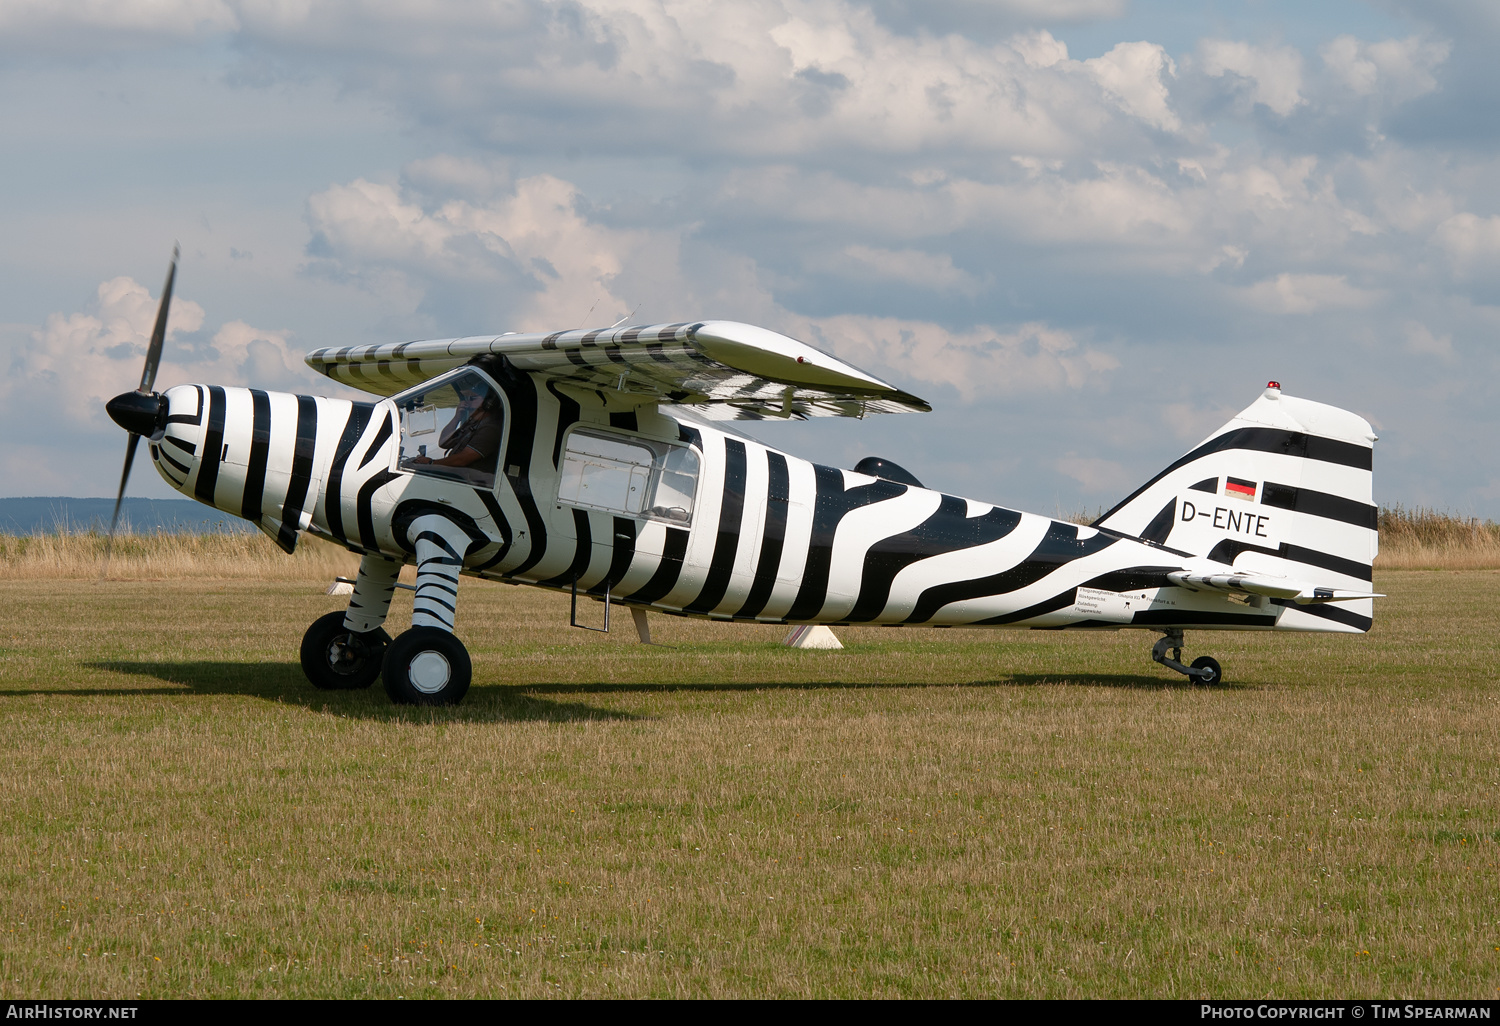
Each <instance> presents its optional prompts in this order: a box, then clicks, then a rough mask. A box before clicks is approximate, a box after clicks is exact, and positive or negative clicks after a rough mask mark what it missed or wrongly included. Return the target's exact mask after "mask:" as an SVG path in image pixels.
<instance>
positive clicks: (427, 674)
mask: <svg viewBox="0 0 1500 1026" xmlns="http://www.w3.org/2000/svg"><path fill="white" fill-rule="evenodd" d="M408 534H409V536H410V537H411V539H412V544H413V547H414V548H415V550H416V557H417V595H416V599H415V601H414V602H413V603H412V614H411V623H412V626H411V630H409V631H407V632H406V633H404V634H402V635H401V636H400V637H398V638H397V639H396V640H395V641H393V642H391V645H390V647H389V648H388V649H386V652H385V664H384V669H383V672H382V674H381V676H382V678H383V679H384V681H385V691H386V694H388V695H390V696H391V701H392V702H395V703H396V704H397V705H457V704H458V703H459V702H460V701H461V700H462V699H463V697H464V694H465V693H466V692H467V691H468V690H469V680H470V679H471V678H472V676H473V667H472V665H471V663H470V662H469V653H468V650H467V649H465V648H464V645H463V642H461V641H459V640H458V638H456V637H454V636H453V617H454V614H455V613H456V612H457V610H458V572H459V571H460V570H461V569H463V565H464V553H465V552H467V551H468V547H469V544H470V539H469V536H468V535H467V534H466V533H465V532H464V531H463V529H462V528H460V527H459V526H458V525H457V524H455V523H453V522H452V521H451V520H449V519H447V518H446V517H443V516H440V515H438V514H436V513H433V514H428V515H426V516H422V517H418V518H417V519H416V520H414V521H412V524H411V526H410V528H409V529H408Z"/></svg>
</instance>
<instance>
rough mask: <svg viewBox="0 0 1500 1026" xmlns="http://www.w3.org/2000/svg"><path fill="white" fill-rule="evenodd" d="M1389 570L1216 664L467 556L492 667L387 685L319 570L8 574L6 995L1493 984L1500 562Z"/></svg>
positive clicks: (3, 820)
mask: <svg viewBox="0 0 1500 1026" xmlns="http://www.w3.org/2000/svg"><path fill="white" fill-rule="evenodd" d="M1376 583H1377V586H1378V588H1379V590H1382V591H1386V592H1389V593H1390V596H1391V597H1390V598H1388V599H1385V600H1383V601H1382V602H1381V603H1380V605H1379V608H1378V613H1377V620H1376V627H1375V630H1374V632H1373V633H1372V634H1371V635H1369V636H1366V637H1339V636H1307V637H1299V636H1293V635H1278V636H1266V635H1250V634H1243V635H1236V634H1211V633H1207V632H1197V633H1195V632H1190V633H1189V635H1188V642H1189V654H1190V655H1199V654H1204V653H1209V654H1213V655H1215V656H1216V657H1218V658H1219V659H1220V661H1221V662H1222V663H1223V664H1224V668H1225V674H1226V677H1227V678H1228V683H1227V684H1226V685H1224V686H1222V687H1219V688H1215V689H1208V690H1206V689H1201V688H1194V687H1191V686H1189V685H1187V684H1186V683H1185V682H1184V681H1183V680H1182V678H1180V677H1177V676H1176V675H1174V674H1171V673H1169V672H1168V671H1165V670H1163V669H1161V668H1160V667H1157V666H1155V665H1154V664H1152V663H1151V662H1150V660H1149V657H1148V652H1149V648H1150V644H1151V642H1152V640H1153V639H1154V635H1151V634H1148V633H1143V632H1122V633H1119V634H1103V635H1088V636H1083V635H1071V634H1060V633H1050V632H1005V631H1000V632H994V633H988V632H968V631H927V630H891V629H878V628H862V629H854V628H841V629H839V630H838V632H837V633H839V634H840V636H841V637H842V638H843V639H844V641H845V644H846V645H847V646H848V647H847V648H846V650H845V651H843V652H834V653H824V652H798V651H793V650H789V649H785V648H781V647H779V646H778V645H777V644H776V642H777V641H779V639H780V637H781V635H782V634H783V633H784V629H783V628H774V627H749V626H734V625H722V624H710V623H699V622H695V621H686V620H678V619H672V618H665V617H653V618H652V624H653V630H654V631H655V633H656V635H657V639H658V640H660V641H663V642H665V643H667V644H670V645H675V646H678V647H677V648H675V649H666V648H644V647H642V646H640V645H638V644H636V643H635V640H634V632H633V631H632V630H631V628H630V624H629V619H628V617H625V616H623V615H622V616H620V617H619V619H618V620H617V623H616V629H615V631H614V632H613V633H611V634H610V635H608V636H604V635H599V634H590V633H586V632H583V631H576V630H570V629H569V628H568V627H567V626H566V624H567V601H566V598H565V597H563V596H555V595H550V594H545V593H540V592H536V591H533V590H528V589H517V588H509V587H503V586H499V585H488V584H484V583H479V582H466V585H465V591H464V595H463V600H462V603H461V606H460V618H459V619H460V623H459V629H460V634H461V636H462V637H464V639H465V641H466V642H467V643H468V645H469V647H470V651H471V652H472V654H473V657H474V667H475V686H474V688H473V689H472V690H471V691H470V692H469V697H468V699H467V701H466V702H465V704H464V705H463V706H461V707H459V708H456V709H445V710H410V709H408V710H398V709H395V708H393V707H392V706H390V705H389V704H388V702H387V701H386V698H385V696H384V693H383V691H381V689H380V688H379V686H378V685H377V686H376V688H375V689H373V690H372V691H370V692H360V693H325V692H317V691H314V690H313V689H312V688H311V687H309V686H308V685H307V684H306V682H305V681H304V680H303V678H302V675H301V671H300V669H299V668H298V666H297V663H296V651H297V644H298V641H299V639H300V637H301V633H302V631H303V629H304V628H305V627H306V625H307V624H308V623H309V622H311V621H312V620H313V619H314V618H315V617H316V616H317V615H319V614H321V613H323V612H326V611H328V610H330V609H333V608H337V607H338V605H339V604H340V603H341V601H342V600H339V599H334V598H330V597H327V596H324V595H322V594H320V593H319V592H320V589H319V587H318V584H317V583H316V582H311V581H309V582H306V583H299V582H288V581H281V582H273V581H257V582H250V583H232V582H227V581H212V580H198V581H187V582H180V581H179V582H139V581H137V582H119V581H111V582H106V583H104V584H98V583H95V582H93V581H88V580H82V581H60V582H49V581H40V580H20V581H15V580H13V581H9V582H7V584H8V599H9V601H7V602H6V603H5V606H4V609H3V611H0V668H3V672H4V676H3V683H0V730H3V735H0V736H3V738H4V747H3V751H4V763H3V766H0V769H3V774H4V775H3V784H0V802H3V806H0V808H3V816H0V879H3V891H0V893H3V899H0V901H3V907H0V993H3V995H4V996H5V997H18V996H28V997H31V996H47V997H83V996H91V997H133V996H136V995H140V996H143V997H172V996H265V997H271V996H287V997H313V996H318V997H321V996H329V997H341V996H372V997H391V996H414V997H415V996H505V995H514V996H527V997H534V996H544V995H558V996H616V995H624V996H737V995H738V996H750V995H778V996H912V997H926V996H944V997H946V996H955V997H957V996H1016V997H1021V996H1033V997H1062V996H1077V997H1093V996H1098V997H1106V996H1121V997H1131V996H1143V997H1144V996H1164V997H1199V996H1229V997H1241V996H1244V997H1250V996H1262V995H1268V996H1280V997H1315V996H1336V997H1352V996H1386V997H1473V998H1490V999H1493V998H1495V997H1496V995H1497V994H1500V925H1497V924H1500V903H1497V898H1500V886H1497V875H1496V874H1497V863H1500V815H1497V812H1496V808H1497V797H1500V705H1497V698H1500V687H1497V684H1500V680H1497V677H1500V671H1497V660H1496V655H1497V647H1500V642H1497V638H1496V631H1495V626H1494V625H1495V615H1494V610H1495V606H1496V601H1497V598H1500V574H1497V573H1494V572H1455V573H1438V572H1396V571H1388V572H1385V573H1382V574H1381V575H1380V577H1379V579H1378V580H1377V582H1376ZM402 594H403V596H404V593H402ZM409 601H410V600H409V598H402V599H398V605H400V604H401V603H402V602H405V603H406V606H405V608H406V609H409ZM586 612H587V613H588V614H589V615H597V613H598V607H597V606H592V605H591V606H590V607H589V608H588V609H587V610H586ZM400 615H405V614H404V612H403V613H401V614H399V615H397V616H393V623H392V627H393V628H399V627H400V626H402V625H401V624H400V623H398V622H395V621H397V620H399V618H400Z"/></svg>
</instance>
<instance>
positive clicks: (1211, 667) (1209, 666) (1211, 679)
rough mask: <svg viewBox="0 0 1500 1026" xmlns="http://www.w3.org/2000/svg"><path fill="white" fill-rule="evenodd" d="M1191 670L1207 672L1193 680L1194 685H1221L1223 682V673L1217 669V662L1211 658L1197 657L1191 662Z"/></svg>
mask: <svg viewBox="0 0 1500 1026" xmlns="http://www.w3.org/2000/svg"><path fill="white" fill-rule="evenodd" d="M1193 669H1195V670H1207V671H1208V673H1206V674H1204V675H1202V676H1199V677H1194V678H1193V683H1194V684H1209V685H1212V684H1222V683H1223V682H1224V671H1223V670H1222V669H1220V668H1219V661H1218V660H1217V659H1214V658H1213V657H1211V656H1199V657H1198V658H1197V659H1194V660H1193Z"/></svg>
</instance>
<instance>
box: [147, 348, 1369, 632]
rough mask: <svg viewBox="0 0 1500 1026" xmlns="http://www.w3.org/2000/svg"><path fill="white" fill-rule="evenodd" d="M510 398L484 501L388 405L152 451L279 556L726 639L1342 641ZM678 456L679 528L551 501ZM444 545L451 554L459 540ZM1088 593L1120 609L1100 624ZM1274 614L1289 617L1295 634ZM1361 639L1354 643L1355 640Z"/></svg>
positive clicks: (273, 414)
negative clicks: (1286, 633)
mask: <svg viewBox="0 0 1500 1026" xmlns="http://www.w3.org/2000/svg"><path fill="white" fill-rule="evenodd" d="M490 370H491V372H492V375H493V378H492V379H493V380H494V382H495V384H496V385H497V386H498V388H499V389H500V391H501V392H502V393H503V395H504V397H505V410H504V417H505V425H506V428H505V436H504V442H503V446H502V449H501V453H500V459H499V471H500V472H499V474H498V475H497V477H496V481H495V485H494V487H493V488H479V487H474V486H471V485H465V484H461V483H458V482H455V481H452V480H445V479H441V478H437V477H433V476H428V475H424V474H420V473H409V472H405V471H403V470H401V469H399V467H398V460H397V451H398V445H399V435H400V422H399V419H398V410H397V406H396V405H395V403H394V402H393V401H392V400H390V399H387V400H382V401H380V402H376V403H359V402H351V401H348V400H344V399H330V398H324V397H313V396H300V395H291V394H286V393H276V392H264V391H260V390H256V389H245V388H232V387H221V386H210V385H179V386H176V387H174V388H172V389H170V390H169V391H168V392H167V393H166V396H167V398H168V400H169V403H170V408H169V416H168V423H167V427H166V431H165V434H164V435H163V436H161V437H160V438H158V439H156V440H153V441H152V443H151V453H152V458H153V461H154V462H155V464H156V466H157V469H158V471H159V472H160V473H161V474H162V476H163V477H164V478H166V479H167V481H168V482H169V483H171V484H172V486H173V487H175V488H176V489H178V490H179V491H181V492H183V493H184V494H187V495H190V496H192V497H194V498H196V499H198V500H199V501H202V502H204V503H207V504H209V505H213V506H215V507H217V508H218V509H221V510H224V511H227V512H230V513H234V514H236V515H239V516H243V517H245V518H246V519H249V520H251V521H252V522H254V523H255V524H256V525H257V526H258V527H260V528H261V530H263V531H265V532H266V533H267V534H269V535H270V536H271V537H273V538H274V539H276V540H277V542H278V544H280V545H282V547H283V548H285V549H287V550H288V551H291V549H292V547H293V546H295V544H296V539H297V535H298V533H299V532H300V531H304V530H305V531H310V532H313V533H315V534H318V535H321V536H323V537H326V538H329V539H332V540H334V541H336V542H338V543H340V544H343V545H345V546H347V547H348V548H349V549H351V550H353V551H355V552H359V553H367V554H383V555H385V556H386V557H388V558H391V559H394V560H397V561H402V562H408V563H409V562H413V561H414V554H415V552H416V547H417V543H416V540H415V539H414V537H413V528H412V525H413V524H414V523H416V522H417V521H418V520H419V519H421V518H423V517H430V516H431V515H433V514H439V515H441V516H442V517H444V518H446V519H447V520H448V521H450V522H452V523H453V524H455V525H456V526H457V528H458V531H459V532H460V533H461V535H462V536H465V537H467V539H468V548H467V551H466V552H464V553H463V563H464V571H463V572H464V573H465V574H469V575H476V576H481V577H486V578H491V579H504V580H510V581H515V582H520V583H528V584H535V585H540V586H545V587H553V588H563V589H570V588H573V587H576V588H577V589H578V590H579V591H581V592H586V593H591V594H594V595H602V594H604V593H605V592H606V591H608V592H609V594H610V596H611V598H612V599H614V600H617V601H623V602H627V603H631V604H638V605H647V606H651V607H653V608H657V609H660V610H663V611H667V612H674V613H684V614H688V615H699V616H705V617H713V618H719V619H737V620H748V621H763V622H778V623H783V622H792V623H809V622H811V623H827V624H834V625H837V624H852V623H871V624H912V625H917V624H926V625H933V626H954V625H968V626H1017V627H1044V628H1046V627H1050V628H1059V627H1108V628H1114V627H1120V626H1132V625H1133V626H1143V627H1155V628H1161V627H1165V626H1210V627H1218V628H1228V629H1271V628H1274V627H1278V626H1279V627H1281V628H1282V629H1295V630H1343V629H1349V627H1348V626H1347V625H1341V624H1339V623H1334V622H1329V621H1327V620H1323V619H1320V618H1318V617H1315V616H1306V615H1301V616H1299V615H1295V614H1300V613H1301V611H1300V610H1290V609H1287V608H1285V607H1283V606H1277V605H1264V604H1263V605H1260V606H1247V605H1246V604H1244V603H1242V602H1234V601H1231V600H1229V599H1227V598H1225V597H1223V596H1220V595H1215V594H1204V593H1199V592H1193V591H1189V590H1186V589H1183V588H1178V587H1173V586H1172V585H1171V582H1169V581H1168V580H1167V577H1166V575H1167V574H1168V573H1171V572H1173V571H1178V570H1181V569H1183V568H1184V567H1187V566H1189V565H1191V564H1193V562H1194V561H1195V558H1196V557H1189V556H1186V554H1184V553H1181V552H1177V551H1174V550H1172V549H1168V548H1165V547H1162V546H1158V545H1153V544H1149V543H1146V542H1142V541H1140V540H1137V539H1133V538H1129V537H1125V536H1122V535H1119V534H1116V533H1114V532H1109V531H1099V530H1095V529H1093V528H1089V527H1081V526H1079V525H1077V524H1071V523H1064V522H1061V521H1057V520H1052V519H1049V518H1047V517H1042V516H1036V515H1033V514H1027V513H1020V512H1016V511H1013V510H1009V509H1005V508H1002V507H999V506H993V505H990V504H988V503H984V502H978V501H975V500H972V499H965V498H960V497H957V496H952V495H946V494H942V493H940V492H936V491H932V490H929V489H926V488H921V487H915V486H912V485H908V484H902V483H898V482H895V481H890V480H885V479H883V478H875V477H869V476H866V475H864V474H859V473H856V472H854V471H850V470H841V469H836V468H833V467H826V466H820V465H817V464H814V463H810V462H808V461H805V460H801V459H798V458H796V457H793V456H790V455H787V454H786V453H784V452H780V451H778V450H776V449H773V448H770V447H768V446H765V445H763V444H761V443H759V442H756V441H753V440H750V439H748V438H744V437H741V436H737V435H735V434H732V433H729V432H726V431H723V430H720V429H718V428H716V427H713V426H710V425H709V424H707V423H705V422H697V421H693V420H689V419H688V417H687V416H686V415H670V414H669V413H668V412H666V411H664V410H662V409H661V408H659V407H656V406H643V407H639V408H637V409H635V410H630V411H625V412H621V411H620V410H619V409H616V408H612V406H611V397H609V396H607V395H606V394H605V393H603V392H588V391H584V390H582V389H578V388H572V389H570V388H566V387H558V385H557V384H556V383H551V382H548V381H546V380H544V379H541V378H540V377H537V376H533V375H530V374H525V373H519V372H516V373H508V372H506V370H505V368H504V367H500V368H490ZM577 427H585V428H587V429H589V430H591V431H594V432H596V433H610V432H613V433H615V434H616V435H618V436H620V437H622V438H642V439H652V440H656V441H658V442H670V443H675V444H680V445H685V446H688V447H690V448H691V449H692V450H693V451H694V452H696V453H697V454H698V455H699V466H700V468H701V470H700V473H699V477H698V482H697V491H696V500H695V502H694V505H693V508H692V513H691V519H690V521H689V522H688V523H686V524H678V523H673V522H671V521H669V520H663V519H653V518H651V517H649V516H630V515H625V514H623V513H611V512H608V511H604V510H600V509H597V508H584V507H582V506H578V505H573V504H569V503H567V502H564V501H561V500H560V499H559V482H560V476H561V475H560V471H561V467H562V460H563V455H564V451H565V440H566V438H567V436H568V433H569V432H570V431H571V430H573V429H575V428H577ZM450 540H451V539H450ZM1080 588H1082V589H1084V590H1085V593H1087V594H1092V593H1094V592H1099V591H1102V592H1107V593H1111V594H1112V595H1117V596H1119V598H1118V599H1112V600H1111V602H1112V604H1109V605H1108V607H1107V608H1104V607H1101V606H1100V605H1099V603H1098V601H1097V600H1096V599H1094V598H1090V599H1088V600H1085V599H1084V598H1082V597H1080V591H1079V589H1080ZM1287 614H1294V615H1291V616H1288V615H1287ZM1366 626H1367V624H1366Z"/></svg>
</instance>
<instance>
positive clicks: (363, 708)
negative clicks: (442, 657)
mask: <svg viewBox="0 0 1500 1026" xmlns="http://www.w3.org/2000/svg"><path fill="white" fill-rule="evenodd" d="M84 665H86V666H88V667H89V668H90V669H95V670H109V671H111V672H113V673H123V674H129V675H132V676H140V677H152V678H155V679H156V680H159V681H163V682H165V683H168V684H175V685H178V686H177V687H163V688H140V689H134V690H130V691H124V690H116V689H112V688H90V689H87V690H62V689H59V690H57V691H47V692H45V693H46V694H49V695H90V696H104V695H110V696H124V695H182V694H184V693H187V694H194V695H247V696H250V697H252V698H261V699H264V700H266V701H268V702H280V703H282V704H285V705H294V706H301V707H303V708H305V709H310V710H313V711H317V712H330V713H333V714H335V715H339V716H349V717H357V718H359V719H368V720H397V719H410V718H411V717H412V716H413V715H414V714H417V715H421V716H424V717H425V716H429V715H430V716H431V717H432V718H433V719H434V720H435V721H441V722H443V723H454V722H458V723H491V722H493V723H506V722H531V721H542V722H553V723H569V722H575V721H578V720H634V719H639V718H640V717H638V716H636V715H635V714H634V713H628V712H621V711H619V710H615V709H600V708H596V707H594V706H590V705H584V704H582V703H580V702H561V701H552V700H549V699H544V698H534V697H532V696H531V695H530V694H529V693H528V692H530V691H531V690H533V689H531V688H529V687H524V686H514V687H490V688H476V689H475V690H474V692H473V694H472V695H471V696H470V698H469V701H468V702H466V703H465V704H463V705H461V706H446V707H442V708H424V707H420V706H397V705H392V704H390V701H389V700H388V699H387V698H386V696H385V692H384V690H383V689H381V687H380V686H379V685H376V686H374V687H372V688H369V689H367V690H360V691H318V690H316V689H314V688H313V687H312V686H311V685H309V684H308V683H307V678H306V677H305V676H303V674H302V667H301V666H300V665H299V664H297V663H291V662H285V663H231V662H208V661H203V662H180V663H177V662H144V661H143V662H132V661H128V660H105V661H99V662H92V663H85V664H84ZM41 693H43V692H42V691H40V690H39V689H33V690H31V691H30V692H12V694H41Z"/></svg>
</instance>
